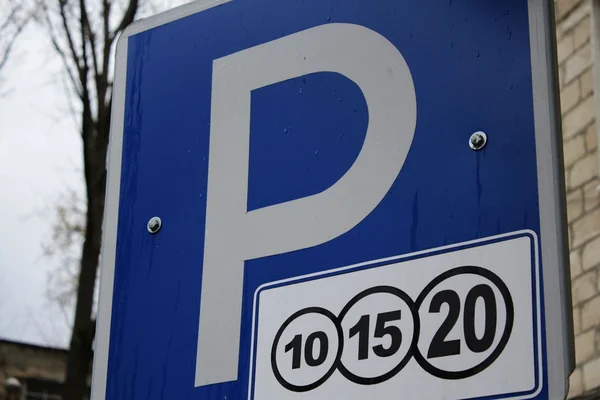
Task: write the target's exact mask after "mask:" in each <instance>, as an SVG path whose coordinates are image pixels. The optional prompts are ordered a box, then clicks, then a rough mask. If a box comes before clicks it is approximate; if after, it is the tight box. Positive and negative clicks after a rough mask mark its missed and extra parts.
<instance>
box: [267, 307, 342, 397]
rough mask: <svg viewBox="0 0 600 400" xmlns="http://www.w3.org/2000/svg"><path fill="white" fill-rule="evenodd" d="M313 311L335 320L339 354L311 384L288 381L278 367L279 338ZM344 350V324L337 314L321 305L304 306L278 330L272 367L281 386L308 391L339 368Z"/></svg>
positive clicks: (272, 350)
mask: <svg viewBox="0 0 600 400" xmlns="http://www.w3.org/2000/svg"><path fill="white" fill-rule="evenodd" d="M311 313H316V314H321V315H323V316H325V317H327V318H328V319H329V320H331V322H333V326H335V329H336V331H337V334H338V341H339V346H338V351H337V354H336V356H335V359H334V361H333V363H332V364H331V368H329V370H328V371H327V372H326V373H325V375H323V376H322V377H321V378H319V379H318V380H317V381H315V382H313V383H311V384H309V385H304V386H299V385H293V384H291V383H289V382H288V381H286V380H285V378H284V377H283V376H282V375H281V373H280V372H279V368H278V367H277V345H279V339H281V335H283V332H284V331H285V329H286V328H287V327H288V326H289V325H290V324H291V323H292V322H293V321H294V320H295V319H297V318H299V317H301V316H303V315H306V314H311ZM343 350H344V333H343V331H342V325H341V324H340V323H339V321H338V318H337V317H336V316H335V314H334V313H332V312H331V311H329V310H326V309H325V308H321V307H307V308H303V309H302V310H300V311H297V312H295V313H294V314H292V315H291V316H290V317H289V318H288V319H286V320H285V322H284V323H283V325H281V327H280V328H279V330H278V331H277V334H276V335H275V339H274V340H273V346H272V347H271V369H272V370H273V374H274V375H275V378H276V379H277V381H278V382H279V384H280V385H281V386H283V387H284V388H286V389H287V390H290V391H292V392H308V391H310V390H313V389H316V388H317V387H319V386H321V385H322V384H323V383H325V381H327V379H329V377H330V376H331V375H332V374H333V373H334V372H335V370H336V369H337V365H338V363H339V360H340V359H341V357H342V351H343Z"/></svg>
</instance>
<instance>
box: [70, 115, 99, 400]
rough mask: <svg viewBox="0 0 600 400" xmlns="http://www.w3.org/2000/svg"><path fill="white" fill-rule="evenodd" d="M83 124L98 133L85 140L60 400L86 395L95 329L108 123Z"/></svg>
mask: <svg viewBox="0 0 600 400" xmlns="http://www.w3.org/2000/svg"><path fill="white" fill-rule="evenodd" d="M84 120H86V118H85V117H84ZM86 122H89V125H87V126H86ZM86 122H84V124H83V126H84V131H86V130H87V129H90V128H91V126H93V128H92V129H93V130H94V131H95V132H99V134H98V135H93V134H92V133H90V132H89V131H88V133H87V135H88V137H89V138H90V139H89V141H86V140H84V167H85V181H86V189H87V207H88V209H87V215H86V231H85V239H84V243H83V251H82V255H81V270H80V275H79V282H78V287H77V303H76V304H77V305H76V308H75V319H74V322H73V332H72V336H71V344H70V348H69V354H68V358H67V371H66V379H65V390H64V395H63V400H82V399H83V398H84V397H85V396H86V395H88V394H89V390H88V376H89V373H90V371H91V363H92V359H93V350H92V344H93V341H94V335H95V330H96V324H95V321H94V320H93V319H92V307H93V300H94V288H95V282H96V276H97V272H98V262H99V256H100V245H101V239H102V219H103V214H104V202H105V192H106V169H105V160H106V153H107V144H108V141H107V140H106V138H107V137H108V124H94V123H93V122H90V120H88V121H86ZM99 125H100V126H99ZM90 142H92V143H90Z"/></svg>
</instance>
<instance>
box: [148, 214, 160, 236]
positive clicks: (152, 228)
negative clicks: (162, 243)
mask: <svg viewBox="0 0 600 400" xmlns="http://www.w3.org/2000/svg"><path fill="white" fill-rule="evenodd" d="M161 226H162V221H161V220H160V218H158V217H152V218H150V221H148V226H147V227H148V232H150V233H152V234H155V233H156V232H158V231H159V230H160V227H161Z"/></svg>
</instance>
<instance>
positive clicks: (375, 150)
mask: <svg viewBox="0 0 600 400" xmlns="http://www.w3.org/2000/svg"><path fill="white" fill-rule="evenodd" d="M316 72H337V73H339V74H342V75H344V76H345V77H346V78H348V79H350V80H352V81H353V82H354V83H355V84H356V85H358V87H359V88H360V89H361V90H362V93H363V95H364V98H365V101H366V104H367V108H368V112H369V123H368V128H367V132H366V136H365V140H364V144H363V147H362V149H361V151H360V153H359V155H358V157H357V158H356V160H355V162H354V164H353V165H352V166H351V167H350V169H349V170H348V171H347V172H346V173H345V174H344V176H342V177H341V178H340V179H339V180H338V181H337V182H335V183H334V184H333V185H332V186H331V187H329V188H328V189H327V190H325V191H323V192H321V193H318V194H315V195H312V196H308V197H304V198H300V199H297V200H293V201H288V202H285V203H280V204H276V205H273V206H269V207H264V208H261V209H257V210H252V211H247V207H246V205H247V197H248V164H249V147H250V99H251V92H252V91H253V90H255V89H258V88H261V87H265V86H268V85H272V84H275V83H278V82H282V81H285V80H288V79H292V78H296V77H300V76H303V75H306V74H311V73H316ZM212 79H213V80H212V109H211V130H210V148H209V168H208V192H207V205H206V231H205V232H206V233H205V235H206V236H205V242H204V264H203V272H202V293H201V299H200V324H199V333H198V349H197V358H196V382H195V384H196V386H205V385H210V384H216V383H222V382H228V381H233V380H236V379H237V374H238V355H239V351H240V349H239V346H240V328H241V313H242V289H243V279H244V261H246V260H251V259H255V258H261V257H265V256H271V255H275V254H281V253H286V252H290V251H294V250H300V249H305V248H308V247H312V246H316V245H319V244H322V243H325V242H327V241H329V240H332V239H334V238H336V237H338V236H340V235H342V234H344V233H345V232H348V231H349V230H350V229H352V228H353V227H355V226H356V225H357V224H358V223H360V222H361V221H362V220H363V219H364V218H365V217H366V216H367V215H368V214H369V213H370V212H371V211H373V209H374V208H375V207H377V205H378V204H379V202H380V201H381V200H382V199H383V197H384V196H385V195H386V193H387V192H388V190H389V189H390V187H391V186H392V184H393V183H394V181H395V179H396V177H397V176H398V173H399V172H400V170H401V168H402V165H403V164H404V160H405V159H406V156H407V154H408V150H409V148H410V145H411V142H412V139H413V136H414V132H415V126H416V120H417V104H416V96H415V88H414V83H413V80H412V76H411V73H410V70H409V68H408V66H407V64H406V62H405V60H404V58H403V57H402V55H401V54H400V52H399V51H398V50H397V49H396V47H394V45H393V44H392V43H390V42H389V41H388V40H387V39H385V38H384V37H383V36H381V35H380V34H378V33H376V32H374V31H372V30H370V29H368V28H365V27H363V26H359V25H352V24H327V25H322V26H318V27H315V28H311V29H308V30H305V31H302V32H298V33H295V34H292V35H289V36H286V37H283V38H281V39H277V40H274V41H272V42H268V43H265V44H262V45H259V46H256V47H252V48H249V49H246V50H243V51H240V52H238V53H234V54H231V55H229V56H226V57H223V58H220V59H218V60H214V62H213V78H212ZM254 134H258V135H260V132H254Z"/></svg>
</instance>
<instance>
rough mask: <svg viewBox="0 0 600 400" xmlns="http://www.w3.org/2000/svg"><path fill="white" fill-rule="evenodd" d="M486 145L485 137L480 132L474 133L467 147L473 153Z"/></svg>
mask: <svg viewBox="0 0 600 400" xmlns="http://www.w3.org/2000/svg"><path fill="white" fill-rule="evenodd" d="M486 143H487V135H486V134H485V133H484V132H481V131H479V132H475V133H474V134H472V135H471V137H470V138H469V147H471V149H473V150H475V151H477V150H481V149H483V148H484V147H485V144H486Z"/></svg>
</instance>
